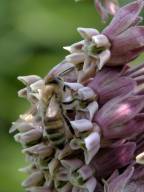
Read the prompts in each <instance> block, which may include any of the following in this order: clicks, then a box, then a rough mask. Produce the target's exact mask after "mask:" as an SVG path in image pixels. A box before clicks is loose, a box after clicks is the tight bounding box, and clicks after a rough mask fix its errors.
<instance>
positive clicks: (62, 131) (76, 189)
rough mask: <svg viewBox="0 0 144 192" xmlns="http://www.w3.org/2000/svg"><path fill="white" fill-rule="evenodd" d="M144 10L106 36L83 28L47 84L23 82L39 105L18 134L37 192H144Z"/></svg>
mask: <svg viewBox="0 0 144 192" xmlns="http://www.w3.org/2000/svg"><path fill="white" fill-rule="evenodd" d="M143 6H144V2H143V1H141V0H139V1H136V2H133V3H131V4H128V5H126V6H125V7H122V8H120V9H119V10H118V12H117V13H116V15H115V17H114V18H113V20H112V21H111V23H110V25H108V26H107V27H106V28H105V29H104V30H103V31H102V32H101V33H100V32H98V31H97V30H96V29H91V28H78V32H79V33H80V35H81V37H82V38H83V40H82V41H80V42H77V43H74V44H73V45H71V46H68V47H65V49H67V50H68V51H69V52H70V54H69V55H67V56H66V57H65V59H64V60H63V61H62V62H61V63H60V64H58V65H56V66H55V67H54V68H53V69H52V70H51V71H50V72H49V73H48V74H47V76H46V77H45V78H41V77H39V76H36V75H30V76H20V77H18V79H19V80H20V81H21V82H23V83H24V85H25V88H23V89H22V90H20V91H19V92H18V94H19V96H20V97H24V98H26V99H27V100H28V101H29V102H30V103H31V108H30V110H29V111H28V112H27V113H25V114H23V115H20V118H19V119H18V120H17V121H16V122H15V123H13V126H12V128H11V129H10V132H17V133H16V134H15V136H14V138H15V140H16V141H17V142H19V143H21V145H22V147H23V149H22V152H23V153H24V154H25V156H26V159H27V161H28V162H29V166H28V167H26V168H22V169H21V171H23V172H26V173H28V175H29V176H28V178H27V179H26V180H25V181H24V182H23V183H22V185H23V187H25V188H26V190H27V191H29V192H126V191H129V192H134V191H139V192H143V189H144V182H143V178H144V136H143V135H144V64H140V65H137V66H135V67H132V66H131V65H130V64H128V62H130V61H132V60H134V59H135V58H137V57H138V56H139V54H140V53H141V52H142V51H143V49H144V27H143V26H140V25H138V23H139V21H140V17H139V13H140V11H141V10H142V9H143Z"/></svg>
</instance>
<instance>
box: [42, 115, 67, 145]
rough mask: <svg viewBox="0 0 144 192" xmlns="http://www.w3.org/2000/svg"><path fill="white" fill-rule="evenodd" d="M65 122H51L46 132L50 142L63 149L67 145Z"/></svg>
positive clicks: (48, 123)
mask: <svg viewBox="0 0 144 192" xmlns="http://www.w3.org/2000/svg"><path fill="white" fill-rule="evenodd" d="M64 130H65V129H64V122H63V119H59V120H56V121H49V122H47V125H45V132H46V135H47V138H48V139H49V141H50V142H51V143H52V144H53V145H54V146H55V147H58V148H62V146H63V145H64V143H65V133H64Z"/></svg>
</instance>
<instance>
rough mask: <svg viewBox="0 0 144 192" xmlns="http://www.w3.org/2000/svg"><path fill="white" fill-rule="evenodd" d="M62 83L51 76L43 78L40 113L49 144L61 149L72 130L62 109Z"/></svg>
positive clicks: (57, 78) (59, 79)
mask: <svg viewBox="0 0 144 192" xmlns="http://www.w3.org/2000/svg"><path fill="white" fill-rule="evenodd" d="M63 90H64V86H63V81H62V79H61V78H60V77H55V76H53V75H51V76H49V75H48V76H47V77H46V78H45V84H44V86H43V88H42V97H41V111H42V122H43V127H44V130H45V135H46V136H47V138H48V140H49V141H50V143H51V144H52V145H53V146H55V147H58V148H60V149H62V148H63V147H64V145H65V143H66V142H67V140H69V139H70V138H71V137H72V134H73V129H72V127H71V125H70V121H69V119H68V117H67V115H66V112H65V110H64V108H63V104H62V100H63Z"/></svg>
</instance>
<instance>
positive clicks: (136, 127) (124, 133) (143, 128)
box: [102, 118, 144, 139]
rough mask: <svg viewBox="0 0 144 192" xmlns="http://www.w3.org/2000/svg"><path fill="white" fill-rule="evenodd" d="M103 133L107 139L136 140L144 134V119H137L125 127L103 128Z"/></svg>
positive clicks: (124, 125)
mask: <svg viewBox="0 0 144 192" xmlns="http://www.w3.org/2000/svg"><path fill="white" fill-rule="evenodd" d="M102 132H103V135H104V137H105V138H107V139H122V138H134V137H135V136H137V135H138V134H140V133H141V134H142V133H143V132H144V121H143V118H141V119H140V118H139V119H138V118H135V119H132V120H131V121H129V122H128V123H125V124H123V125H122V124H121V125H116V126H111V127H110V126H109V127H106V128H102Z"/></svg>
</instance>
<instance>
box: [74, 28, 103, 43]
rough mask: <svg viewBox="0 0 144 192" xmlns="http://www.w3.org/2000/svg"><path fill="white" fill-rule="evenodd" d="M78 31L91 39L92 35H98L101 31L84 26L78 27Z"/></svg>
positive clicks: (82, 35) (83, 36)
mask: <svg viewBox="0 0 144 192" xmlns="http://www.w3.org/2000/svg"><path fill="white" fill-rule="evenodd" d="M77 31H78V32H79V33H80V35H81V37H82V38H84V39H88V40H90V39H91V38H92V36H95V35H98V34H99V31H98V30H96V29H93V28H82V27H78V28H77Z"/></svg>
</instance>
